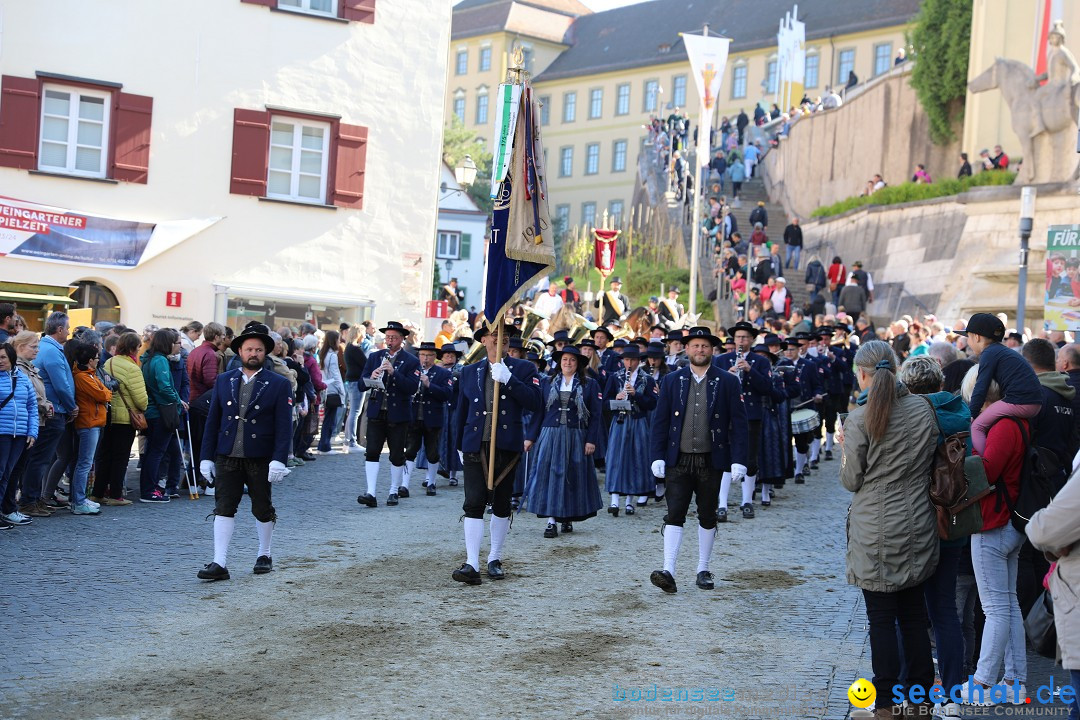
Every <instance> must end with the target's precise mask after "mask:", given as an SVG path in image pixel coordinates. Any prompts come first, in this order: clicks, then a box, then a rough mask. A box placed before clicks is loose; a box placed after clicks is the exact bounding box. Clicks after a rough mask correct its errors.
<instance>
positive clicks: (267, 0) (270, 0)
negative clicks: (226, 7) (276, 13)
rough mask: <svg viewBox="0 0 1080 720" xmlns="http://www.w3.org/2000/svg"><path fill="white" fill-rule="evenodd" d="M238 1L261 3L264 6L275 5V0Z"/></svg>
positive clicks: (242, 0)
mask: <svg viewBox="0 0 1080 720" xmlns="http://www.w3.org/2000/svg"><path fill="white" fill-rule="evenodd" d="M240 2H245V3H251V4H252V5H263V6H265V7H277V0H240Z"/></svg>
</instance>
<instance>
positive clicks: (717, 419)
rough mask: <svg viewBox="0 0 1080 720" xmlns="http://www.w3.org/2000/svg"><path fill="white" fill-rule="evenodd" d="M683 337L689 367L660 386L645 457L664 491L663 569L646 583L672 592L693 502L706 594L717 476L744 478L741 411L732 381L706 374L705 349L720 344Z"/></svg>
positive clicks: (705, 333)
mask: <svg viewBox="0 0 1080 720" xmlns="http://www.w3.org/2000/svg"><path fill="white" fill-rule="evenodd" d="M686 337H687V353H688V354H689V356H690V367H688V368H681V369H679V370H676V371H675V372H673V373H672V374H670V375H668V376H667V377H666V378H665V379H664V382H663V384H662V385H661V386H660V396H659V401H658V402H657V405H656V410H655V413H654V415H653V421H652V436H651V440H652V442H651V445H650V449H649V457H651V458H652V472H653V475H655V476H657V477H661V478H665V479H666V481H667V485H668V488H667V515H665V516H664V530H663V533H664V568H663V569H662V570H655V571H653V573H652V575H651V576H650V577H649V579H650V581H651V582H652V584H653V585H656V586H657V587H658V588H660V589H661V590H663V591H664V592H668V593H673V592H676V590H677V589H678V588H677V587H676V584H675V560H676V558H677V556H678V554H679V545H680V544H681V543H682V535H683V524H684V523H685V522H686V511H687V510H688V509H689V507H690V499H691V497H692V496H696V499H697V513H698V572H697V586H698V587H699V588H701V589H703V590H712V589H713V577H712V573H711V572H710V571H709V558H710V556H711V555H712V546H713V541H714V539H715V537H716V507H717V503H718V501H719V497H720V479H721V476H722V475H723V470H722V468H730V469H731V474H732V478H733V479H736V480H737V481H742V479H743V477H745V476H746V440H747V438H746V436H747V429H746V410H745V408H744V407H743V400H742V392H741V390H742V389H741V387H740V386H739V381H738V380H737V379H736V378H735V376H734V375H731V374H730V373H726V372H723V371H722V370H720V369H719V368H717V367H714V366H713V364H712V347H713V346H714V345H716V344H717V343H718V342H719V341H720V340H719V338H717V337H715V336H714V335H713V334H712V333H710V332H709V329H708V328H705V327H695V328H691V329H690V331H689V333H688V334H687V336H686Z"/></svg>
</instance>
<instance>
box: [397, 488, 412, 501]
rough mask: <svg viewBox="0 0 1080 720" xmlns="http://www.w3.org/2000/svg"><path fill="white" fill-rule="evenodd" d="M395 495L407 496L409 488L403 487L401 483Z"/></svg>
mask: <svg viewBox="0 0 1080 720" xmlns="http://www.w3.org/2000/svg"><path fill="white" fill-rule="evenodd" d="M397 496H398V497H399V498H407V497H409V488H407V487H405V486H404V485H402V486H401V487H399V488H398V490H397Z"/></svg>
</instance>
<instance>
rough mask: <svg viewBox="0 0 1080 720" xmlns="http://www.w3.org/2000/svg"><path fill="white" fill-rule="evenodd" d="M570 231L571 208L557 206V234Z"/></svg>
mask: <svg viewBox="0 0 1080 720" xmlns="http://www.w3.org/2000/svg"><path fill="white" fill-rule="evenodd" d="M569 229H570V206H569V205H556V206H555V232H557V233H560V234H561V233H564V232H566V231H567V230H569Z"/></svg>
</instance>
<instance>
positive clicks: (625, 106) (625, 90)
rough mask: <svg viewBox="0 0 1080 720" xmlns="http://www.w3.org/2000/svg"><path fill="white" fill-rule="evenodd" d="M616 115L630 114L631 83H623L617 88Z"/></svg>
mask: <svg viewBox="0 0 1080 720" xmlns="http://www.w3.org/2000/svg"><path fill="white" fill-rule="evenodd" d="M615 114H616V115H629V114H630V83H622V84H621V85H619V86H618V87H617V88H615Z"/></svg>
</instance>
